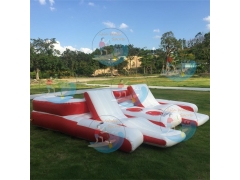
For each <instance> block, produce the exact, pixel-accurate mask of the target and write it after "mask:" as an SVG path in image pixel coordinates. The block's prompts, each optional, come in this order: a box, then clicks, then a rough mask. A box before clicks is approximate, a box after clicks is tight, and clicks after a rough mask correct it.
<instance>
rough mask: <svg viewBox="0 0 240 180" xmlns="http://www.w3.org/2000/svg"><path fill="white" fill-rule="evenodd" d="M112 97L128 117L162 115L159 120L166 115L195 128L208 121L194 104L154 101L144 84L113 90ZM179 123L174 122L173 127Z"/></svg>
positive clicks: (154, 121)
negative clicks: (190, 124) (192, 124)
mask: <svg viewBox="0 0 240 180" xmlns="http://www.w3.org/2000/svg"><path fill="white" fill-rule="evenodd" d="M114 95H115V97H116V98H117V99H118V103H119V106H120V108H121V109H122V112H123V113H124V114H125V115H127V116H129V117H130V116H131V117H145V118H147V119H149V117H147V114H149V113H152V114H155V115H156V116H157V115H163V116H161V118H163V117H164V115H168V118H169V117H170V118H171V116H172V117H173V118H172V119H174V117H175V118H176V117H178V119H179V118H181V122H180V123H184V124H189V123H195V124H196V126H201V125H203V124H204V123H205V122H207V121H208V120H209V116H208V115H205V114H201V113H198V112H197V111H198V108H197V106H196V105H195V104H192V103H186V102H180V101H169V100H161V99H155V98H154V96H153V94H152V93H151V91H150V90H149V88H148V87H147V85H146V84H137V85H130V86H128V87H127V89H126V90H118V91H117V90H115V91H114ZM129 108H132V109H136V111H134V112H129V111H128V109H129ZM146 110H147V111H146ZM149 111H150V112H149ZM179 115H180V117H179ZM156 119H159V117H156ZM149 120H150V121H152V122H153V123H156V122H157V121H156V120H155V119H149ZM163 121H164V120H163ZM180 123H177V122H176V123H175V124H174V125H173V126H175V125H178V124H180ZM156 124H157V123H156ZM159 125H162V124H159Z"/></svg>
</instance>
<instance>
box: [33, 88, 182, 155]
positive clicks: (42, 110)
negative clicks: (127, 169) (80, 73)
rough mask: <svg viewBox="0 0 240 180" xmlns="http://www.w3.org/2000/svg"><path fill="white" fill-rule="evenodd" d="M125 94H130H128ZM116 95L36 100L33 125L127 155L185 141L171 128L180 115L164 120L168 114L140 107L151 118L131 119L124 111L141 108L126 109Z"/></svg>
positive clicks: (88, 94) (105, 92) (99, 93)
mask: <svg viewBox="0 0 240 180" xmlns="http://www.w3.org/2000/svg"><path fill="white" fill-rule="evenodd" d="M125 93H129V92H128V91H126V92H125ZM128 95H130V94H128ZM115 96H116V92H113V91H111V90H109V89H104V90H91V91H87V92H85V93H84V97H85V99H74V98H69V97H68V100H67V101H62V99H61V98H65V97H56V96H41V97H36V98H34V99H33V102H32V103H33V111H32V112H31V119H32V121H31V123H32V124H33V125H36V126H40V127H43V128H47V129H51V130H55V131H60V132H63V133H66V134H69V135H71V136H75V137H79V138H82V139H86V140H88V141H90V142H92V143H93V145H92V146H90V147H98V146H97V145H96V146H94V142H96V144H98V142H100V144H101V143H102V144H103V146H104V143H105V145H108V146H107V148H112V149H114V147H117V149H120V150H122V151H125V152H132V151H134V150H135V149H136V148H137V147H138V146H140V145H141V144H142V143H147V144H151V145H154V146H159V147H170V146H173V145H175V144H178V143H179V142H182V141H183V140H184V139H185V137H186V135H185V133H183V132H181V131H179V130H174V129H171V128H167V127H173V126H175V125H176V124H179V123H180V122H181V117H180V116H179V115H178V114H177V113H175V115H172V117H170V116H168V118H161V115H164V114H161V111H159V110H156V109H154V108H152V109H147V110H145V109H144V108H139V107H138V108H139V109H141V111H144V112H145V111H146V113H145V114H147V116H146V117H136V116H135V115H134V117H131V115H125V113H124V112H125V111H129V112H135V111H139V109H133V108H135V107H129V108H125V110H123V108H121V105H120V104H119V102H120V101H121V100H123V99H122V97H118V98H117V99H116V97H115ZM126 96H127V95H126ZM53 98H54V100H59V101H55V102H54V101H52V99H53ZM119 99H120V101H119ZM123 102H124V101H123ZM164 113H165V112H164ZM173 114H174V113H173ZM151 116H152V117H151ZM157 116H159V118H160V119H161V120H156V122H159V123H156V122H155V124H154V123H152V122H150V121H149V120H148V119H152V120H153V117H157ZM169 119H170V121H169ZM101 122H103V124H102V123H101ZM99 125H100V126H102V127H103V129H104V131H103V132H102V133H101V134H97V136H96V132H99V131H98V127H99ZM168 125H169V126H168ZM163 126H166V127H163ZM96 130H97V131H96ZM96 139H97V141H96ZM101 141H102V142H101ZM119 142H121V143H119ZM100 144H99V146H100ZM102 144H101V145H102ZM115 149H116V148H115ZM100 150H101V152H103V151H104V150H103V149H100ZM100 150H99V151H100Z"/></svg>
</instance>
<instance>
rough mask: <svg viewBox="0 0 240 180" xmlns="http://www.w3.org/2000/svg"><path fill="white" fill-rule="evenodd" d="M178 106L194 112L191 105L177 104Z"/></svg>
mask: <svg viewBox="0 0 240 180" xmlns="http://www.w3.org/2000/svg"><path fill="white" fill-rule="evenodd" d="M178 106H180V107H181V108H183V109H186V110H188V111H192V112H194V109H193V108H192V107H191V106H185V105H178Z"/></svg>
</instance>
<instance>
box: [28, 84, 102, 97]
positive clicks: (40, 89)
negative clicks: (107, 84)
mask: <svg viewBox="0 0 240 180" xmlns="http://www.w3.org/2000/svg"><path fill="white" fill-rule="evenodd" d="M68 83H69V82H68V81H59V82H54V83H53V84H52V85H51V86H50V88H49V91H50V93H52V92H54V90H55V92H60V91H61V89H66V88H69V87H71V86H69V84H68ZM73 83H74V85H75V88H74V89H76V90H80V89H89V88H98V87H100V86H97V85H96V86H89V85H86V84H83V83H75V82H73ZM44 93H48V87H47V85H46V81H44V80H42V81H40V82H39V83H38V84H31V85H30V94H31V95H32V94H44Z"/></svg>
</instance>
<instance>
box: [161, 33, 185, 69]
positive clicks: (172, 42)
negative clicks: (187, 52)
mask: <svg viewBox="0 0 240 180" xmlns="http://www.w3.org/2000/svg"><path fill="white" fill-rule="evenodd" d="M160 47H161V48H162V49H163V51H164V52H165V62H163V66H164V64H165V63H166V71H167V72H168V71H169V69H170V67H169V64H170V63H171V65H172V66H173V68H174V70H175V68H176V67H175V65H174V63H172V62H173V60H174V54H176V51H177V50H178V48H180V47H181V42H180V41H178V40H177V39H176V38H175V37H174V34H173V32H172V31H169V32H166V33H164V34H163V35H162V37H161V44H160Z"/></svg>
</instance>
